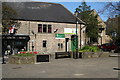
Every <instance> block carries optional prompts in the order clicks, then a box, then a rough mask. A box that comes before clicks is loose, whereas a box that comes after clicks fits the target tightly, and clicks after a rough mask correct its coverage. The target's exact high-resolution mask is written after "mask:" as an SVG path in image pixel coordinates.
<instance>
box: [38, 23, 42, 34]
mask: <svg viewBox="0 0 120 80" xmlns="http://www.w3.org/2000/svg"><path fill="white" fill-rule="evenodd" d="M38 32H40V33H42V24H38Z"/></svg>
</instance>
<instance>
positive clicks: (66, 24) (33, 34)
mask: <svg viewBox="0 0 120 80" xmlns="http://www.w3.org/2000/svg"><path fill="white" fill-rule="evenodd" d="M7 4H8V5H10V6H11V8H13V9H14V10H16V11H17V15H18V16H16V18H14V19H13V20H17V21H18V22H20V23H21V25H20V27H19V28H18V29H17V31H16V33H15V34H14V35H29V37H30V40H29V41H28V43H27V46H26V48H27V50H28V51H38V52H46V53H51V54H54V52H57V51H60V52H61V51H71V50H73V49H72V48H74V45H72V44H73V43H72V39H71V36H72V35H75V34H76V26H77V35H78V48H80V46H84V45H85V44H84V43H82V42H81V45H80V37H81V40H82V41H83V42H84V39H85V38H84V35H85V26H84V22H83V21H82V20H80V19H78V18H77V17H76V16H75V15H73V14H72V13H71V12H70V11H68V10H67V9H66V8H65V7H64V6H63V5H61V4H56V3H47V2H8V3H7ZM77 21H78V23H76V22H77ZM80 31H81V32H80ZM80 33H81V34H80ZM20 42H21V41H20ZM20 42H18V43H20Z"/></svg>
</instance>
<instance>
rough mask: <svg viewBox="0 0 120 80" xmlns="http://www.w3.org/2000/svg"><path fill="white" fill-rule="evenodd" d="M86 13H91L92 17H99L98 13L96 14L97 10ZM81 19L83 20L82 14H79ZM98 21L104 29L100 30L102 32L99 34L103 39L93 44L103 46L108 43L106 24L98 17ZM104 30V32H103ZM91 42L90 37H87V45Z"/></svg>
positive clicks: (100, 38)
mask: <svg viewBox="0 0 120 80" xmlns="http://www.w3.org/2000/svg"><path fill="white" fill-rule="evenodd" d="M86 12H91V14H92V15H98V13H97V12H96V10H94V9H93V10H90V11H86ZM79 18H81V14H79ZM97 19H98V21H99V25H101V26H102V27H101V28H99V30H100V32H99V33H98V34H99V35H100V36H101V37H99V38H98V39H97V43H95V44H93V45H101V44H104V43H106V42H107V40H106V37H107V35H106V24H105V23H104V21H103V20H102V19H101V18H100V16H99V15H98V17H97ZM101 30H102V31H101ZM89 41H90V38H89V37H87V36H86V37H85V43H86V44H88V42H89Z"/></svg>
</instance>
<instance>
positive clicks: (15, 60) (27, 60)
mask: <svg viewBox="0 0 120 80" xmlns="http://www.w3.org/2000/svg"><path fill="white" fill-rule="evenodd" d="M35 62H36V58H35V56H27V57H23V56H9V58H8V63H10V64H34V63H35Z"/></svg>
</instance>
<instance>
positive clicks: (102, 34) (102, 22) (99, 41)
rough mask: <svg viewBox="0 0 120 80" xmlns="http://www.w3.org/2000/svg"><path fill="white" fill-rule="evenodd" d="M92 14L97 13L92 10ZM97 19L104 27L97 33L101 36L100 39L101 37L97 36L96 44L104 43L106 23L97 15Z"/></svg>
mask: <svg viewBox="0 0 120 80" xmlns="http://www.w3.org/2000/svg"><path fill="white" fill-rule="evenodd" d="M93 13H94V15H96V14H97V12H96V11H95V10H93ZM97 19H98V21H99V25H102V28H104V30H103V31H102V33H99V35H100V36H101V37H102V41H101V38H98V45H101V44H104V43H106V24H105V23H104V21H103V20H102V19H101V18H100V16H99V15H98V18H97Z"/></svg>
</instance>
